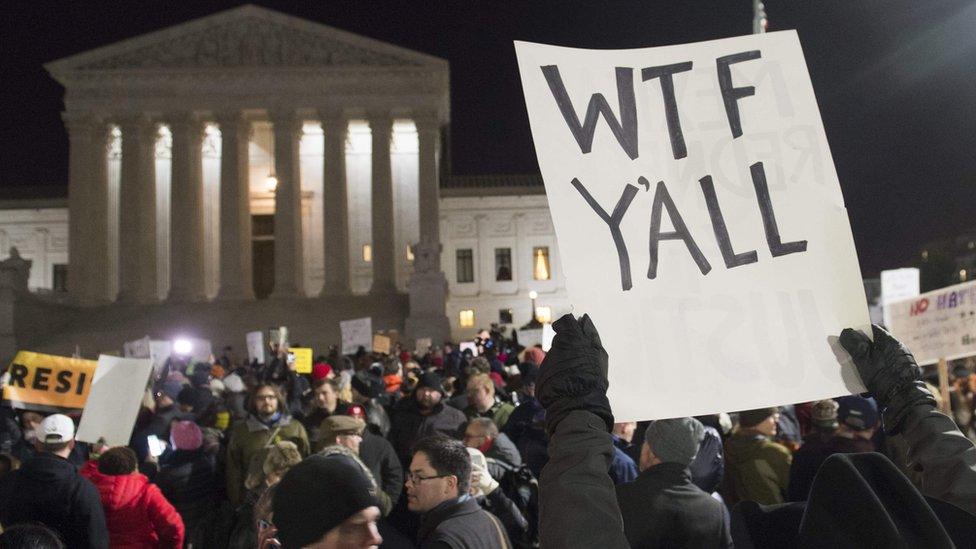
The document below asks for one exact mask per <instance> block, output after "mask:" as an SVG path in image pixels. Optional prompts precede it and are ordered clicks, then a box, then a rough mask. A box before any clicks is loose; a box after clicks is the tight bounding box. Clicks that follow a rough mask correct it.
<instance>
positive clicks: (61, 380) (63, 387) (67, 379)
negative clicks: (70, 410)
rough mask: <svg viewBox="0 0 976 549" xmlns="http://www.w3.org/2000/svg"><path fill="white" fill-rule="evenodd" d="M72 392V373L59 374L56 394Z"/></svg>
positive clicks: (67, 371) (65, 371)
mask: <svg viewBox="0 0 976 549" xmlns="http://www.w3.org/2000/svg"><path fill="white" fill-rule="evenodd" d="M70 390H71V372H70V371H69V370H62V371H60V372H58V386H57V387H55V388H54V392H55V393H67V392H68V391H70Z"/></svg>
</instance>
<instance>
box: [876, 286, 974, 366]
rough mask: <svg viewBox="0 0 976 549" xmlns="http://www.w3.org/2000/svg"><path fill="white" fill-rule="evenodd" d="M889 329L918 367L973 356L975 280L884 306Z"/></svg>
mask: <svg viewBox="0 0 976 549" xmlns="http://www.w3.org/2000/svg"><path fill="white" fill-rule="evenodd" d="M885 312H886V313H887V314H889V315H890V317H891V318H890V320H891V323H890V324H889V325H888V328H889V329H890V330H891V334H892V335H893V336H895V337H896V338H898V339H899V340H901V341H902V342H903V343H904V344H905V345H906V346H907V347H908V348H909V349H910V350H911V351H912V354H914V355H915V360H916V361H918V363H919V364H933V363H936V362H938V361H939V359H940V358H944V359H946V360H955V359H957V358H964V357H967V356H974V355H976V280H971V281H969V282H964V283H962V284H956V285H955V286H949V287H947V288H942V289H941V290H936V291H934V292H926V293H924V294H921V295H919V296H918V297H915V298H911V299H907V300H905V301H898V302H895V303H891V304H889V305H888V306H887V307H885Z"/></svg>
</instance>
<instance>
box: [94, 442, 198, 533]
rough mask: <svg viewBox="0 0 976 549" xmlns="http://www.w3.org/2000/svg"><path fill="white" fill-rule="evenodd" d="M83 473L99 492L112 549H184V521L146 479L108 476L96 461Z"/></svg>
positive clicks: (133, 474) (131, 476) (128, 476)
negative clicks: (101, 471) (157, 548)
mask: <svg viewBox="0 0 976 549" xmlns="http://www.w3.org/2000/svg"><path fill="white" fill-rule="evenodd" d="M80 473H81V475H83V476H84V477H86V478H88V479H89V480H91V481H92V483H93V484H94V485H95V487H96V488H98V492H99V494H100V495H101V499H102V506H103V507H104V509H105V522H106V524H108V533H109V539H110V542H111V546H112V548H113V549H123V548H124V549H129V548H132V549H141V548H146V549H150V548H156V547H160V548H167V549H180V548H182V547H183V538H184V535H185V531H184V529H183V519H181V518H180V514H179V513H177V512H176V509H175V508H174V507H173V506H172V505H171V504H170V502H169V501H167V500H166V497H165V496H163V493H162V492H160V491H159V487H157V486H156V485H155V484H150V482H149V479H148V478H146V476H145V475H142V474H139V473H130V474H128V475H105V474H102V473H100V472H99V471H98V464H97V462H95V461H89V462H88V463H86V464H85V465H84V467H82V468H81V471H80Z"/></svg>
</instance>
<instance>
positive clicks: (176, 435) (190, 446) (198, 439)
mask: <svg viewBox="0 0 976 549" xmlns="http://www.w3.org/2000/svg"><path fill="white" fill-rule="evenodd" d="M169 442H170V444H171V445H172V446H173V449H174V450H197V449H199V448H200V446H203V431H201V430H200V427H199V426H198V425H197V424H196V423H193V422H192V421H177V422H176V423H174V424H173V427H172V428H171V429H170V431H169Z"/></svg>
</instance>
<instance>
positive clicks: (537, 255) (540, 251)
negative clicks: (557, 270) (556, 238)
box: [532, 246, 552, 280]
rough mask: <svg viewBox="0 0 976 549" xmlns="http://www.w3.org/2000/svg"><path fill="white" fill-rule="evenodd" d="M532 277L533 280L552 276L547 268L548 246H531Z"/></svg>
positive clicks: (547, 278) (546, 278)
mask: <svg viewBox="0 0 976 549" xmlns="http://www.w3.org/2000/svg"><path fill="white" fill-rule="evenodd" d="M532 278H534V279H535V280H549V279H550V278H552V271H551V270H550V269H549V246H536V247H535V248H532Z"/></svg>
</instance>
